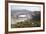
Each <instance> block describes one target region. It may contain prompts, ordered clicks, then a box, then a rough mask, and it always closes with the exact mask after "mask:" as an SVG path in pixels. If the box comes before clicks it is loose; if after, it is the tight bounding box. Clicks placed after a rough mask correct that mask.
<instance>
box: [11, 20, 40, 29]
mask: <svg viewBox="0 0 46 34" xmlns="http://www.w3.org/2000/svg"><path fill="white" fill-rule="evenodd" d="M24 27H40V21H35V20H26V21H23V22H18V23H16V24H12V28H24Z"/></svg>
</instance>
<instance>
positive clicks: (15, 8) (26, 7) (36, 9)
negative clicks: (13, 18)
mask: <svg viewBox="0 0 46 34" xmlns="http://www.w3.org/2000/svg"><path fill="white" fill-rule="evenodd" d="M11 9H12V10H23V9H26V10H29V11H40V6H18V5H17V6H15V5H11Z"/></svg>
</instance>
